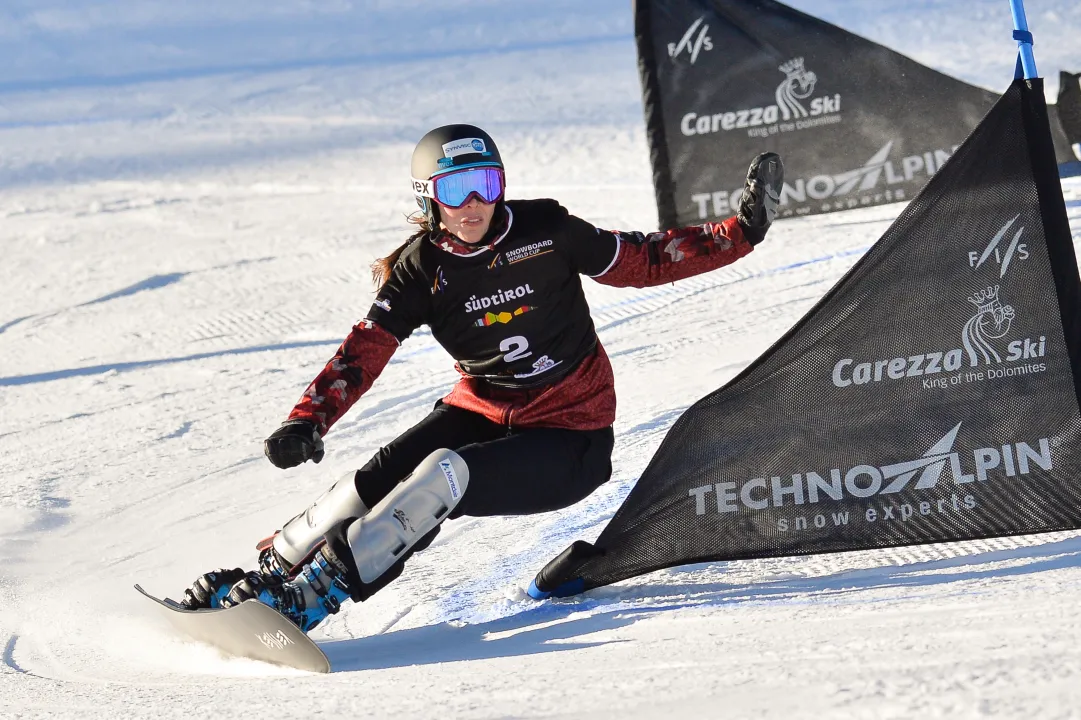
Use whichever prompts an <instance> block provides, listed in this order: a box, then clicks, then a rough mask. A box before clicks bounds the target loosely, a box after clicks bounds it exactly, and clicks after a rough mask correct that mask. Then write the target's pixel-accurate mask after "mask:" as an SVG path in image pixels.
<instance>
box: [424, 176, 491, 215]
mask: <svg viewBox="0 0 1081 720" xmlns="http://www.w3.org/2000/svg"><path fill="white" fill-rule="evenodd" d="M503 186H504V181H503V170H502V169H500V168H497V167H478V168H466V169H464V170H458V171H457V172H451V173H447V174H446V175H436V176H435V177H434V178H432V179H431V180H419V179H417V178H413V192H414V193H416V194H417V195H421V196H423V197H427V198H432V199H433V200H435V201H436V202H437V203H439V204H440V205H445V206H447V207H450V208H460V207H461V206H463V205H465V204H466V203H467V202H469V198H471V197H472V196H474V195H476V196H477V197H478V198H479V199H480V201H481V202H482V203H485V204H487V205H490V204H492V203H494V202H495V201H496V200H498V199H499V198H501V197H502V196H503Z"/></svg>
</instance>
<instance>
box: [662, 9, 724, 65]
mask: <svg viewBox="0 0 1081 720" xmlns="http://www.w3.org/2000/svg"><path fill="white" fill-rule="evenodd" d="M705 19H706V16H705V15H703V16H702V17H700V18H698V19H697V20H695V21H694V23H693V24H692V25H691V26H690V27H689V28H687V32H685V33H683V37H681V38H680V39H679V42H678V43H668V57H670V58H672V59H673V60H675V59H676V58H677V57H678V56H679V55H680V54H681V53H683V52H687V53H688V54H689V55H690V56H691V65H694V63H695V61H697V60H698V53H700V52H701V51H703V50H706V51H709V50H712V49H713V41H712V40H711V39H710V37H709V35H707V34H706V33H707V32H709V25H706V24H704V21H705ZM696 33H697V34H696Z"/></svg>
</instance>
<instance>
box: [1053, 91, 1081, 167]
mask: <svg viewBox="0 0 1081 720" xmlns="http://www.w3.org/2000/svg"><path fill="white" fill-rule="evenodd" d="M1058 83H1059V84H1058V120H1059V124H1060V125H1061V126H1062V130H1063V134H1065V136H1066V141H1067V142H1069V143H1070V144H1076V143H1081V74H1078V73H1069V72H1066V71H1065V70H1063V71H1061V72H1059V74H1058ZM1077 159H1081V158H1077Z"/></svg>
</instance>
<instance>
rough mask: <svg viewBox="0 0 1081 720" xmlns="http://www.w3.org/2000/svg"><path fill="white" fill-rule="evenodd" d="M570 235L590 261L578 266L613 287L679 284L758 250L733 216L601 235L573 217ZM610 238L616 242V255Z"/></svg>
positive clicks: (611, 231) (601, 231) (603, 232)
mask: <svg viewBox="0 0 1081 720" xmlns="http://www.w3.org/2000/svg"><path fill="white" fill-rule="evenodd" d="M575 221H576V222H575ZM572 235H573V236H574V237H573V240H574V245H575V246H577V247H578V248H579V250H578V252H579V253H582V254H583V255H584V256H586V257H588V258H589V261H588V262H581V263H580V266H581V267H582V270H583V271H584V272H585V274H587V275H589V276H590V277H592V278H593V279H594V280H596V281H597V282H599V283H603V284H604V285H611V286H613V287H636V288H643V287H653V286H656V285H663V284H665V283H670V282H675V281H676V280H682V279H684V278H689V277H693V276H694V275H700V274H701V273H705V272H709V271H710V270H716V269H717V268H720V267H724V266H725V265H728V264H730V263H733V262H735V261H736V260H739V259H740V258H741V257H743V256H745V255H747V254H749V253H750V252H751V250H753V249H754V248H753V246H752V245H751V244H750V243H749V242H747V240H746V238H744V237H743V229H742V228H740V226H739V221H738V220H737V219H736V218H735V217H731V218H728V219H727V220H725V221H724V222H719V223H712V222H710V223H705V224H703V225H692V226H689V227H684V228H676V229H673V230H668V231H666V232H653V233H648V234H646V233H640V232H624V231H618V230H600V229H597V228H594V227H593V226H592V225H590V224H589V223H587V222H586V221H584V220H580V219H578V218H573V219H572ZM608 238H615V248H614V255H613V250H612V242H611V240H609V239H608ZM606 258H607V259H608V260H607V263H605V262H604V260H605V259H606ZM590 270H594V272H590Z"/></svg>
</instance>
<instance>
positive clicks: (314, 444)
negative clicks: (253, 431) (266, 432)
mask: <svg viewBox="0 0 1081 720" xmlns="http://www.w3.org/2000/svg"><path fill="white" fill-rule="evenodd" d="M263 452H265V453H266V456H267V459H268V460H270V462H272V463H274V465H276V466H277V467H280V468H291V467H294V466H296V465H299V464H301V463H302V462H307V461H308V460H314V461H315V462H319V461H320V460H322V459H323V439H322V438H321V437H319V431H318V430H317V429H316V428H315V424H314V423H312V422H310V421H308V420H286V421H285V422H284V423H282V426H281V427H280V428H278V429H277V430H275V431H274V432H272V433H271V434H270V437H268V438H267V439H266V440H265V441H264V442H263Z"/></svg>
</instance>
